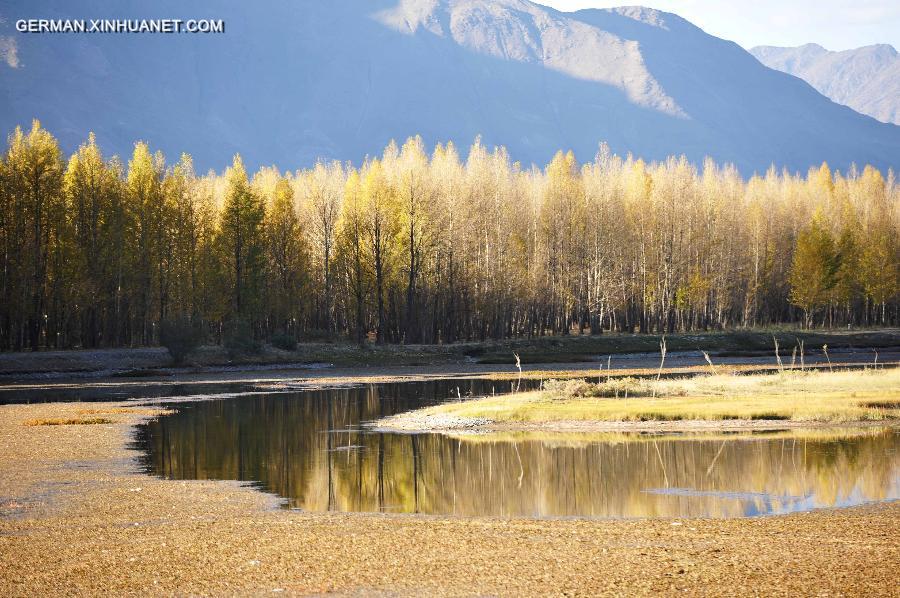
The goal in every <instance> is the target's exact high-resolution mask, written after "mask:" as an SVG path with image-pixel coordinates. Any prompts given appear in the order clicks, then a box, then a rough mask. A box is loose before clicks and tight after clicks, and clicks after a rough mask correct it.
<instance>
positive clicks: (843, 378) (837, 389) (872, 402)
mask: <svg viewBox="0 0 900 598" xmlns="http://www.w3.org/2000/svg"><path fill="white" fill-rule="evenodd" d="M623 382H625V381H622V380H620V381H618V382H616V383H615V385H616V388H615V389H612V388H609V389H606V388H602V387H603V384H600V385H596V386H598V387H599V388H596V389H594V390H590V389H584V388H581V387H579V386H578V385H572V384H569V385H559V384H556V385H550V386H549V390H548V389H545V390H539V391H532V392H525V393H518V394H513V395H504V396H498V397H489V398H483V399H476V400H472V401H465V402H460V403H457V402H452V403H445V404H443V405H439V406H436V407H431V408H428V409H426V410H425V413H426V414H429V415H437V414H441V415H450V416H455V417H463V418H466V417H471V418H487V419H491V420H493V421H495V422H544V421H547V422H552V421H607V422H609V421H683V420H712V421H719V420H761V419H764V420H793V421H810V422H847V421H864V420H865V421H881V420H888V419H898V418H900V369H896V368H894V369H888V370H877V371H876V370H853V371H836V372H823V371H813V372H782V373H777V374H755V375H746V376H740V375H705V376H694V377H689V378H688V377H686V378H681V379H667V380H665V379H664V380H659V381H656V380H652V379H650V380H647V379H630V380H628V381H627V384H626V385H625V386H623ZM567 389H574V392H568V390H567ZM609 390H611V391H612V392H607V391H609ZM626 390H627V391H628V394H626V393H625V391H626ZM610 395H612V396H610Z"/></svg>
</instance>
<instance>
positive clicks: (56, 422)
mask: <svg viewBox="0 0 900 598" xmlns="http://www.w3.org/2000/svg"><path fill="white" fill-rule="evenodd" d="M112 423H115V422H114V421H113V420H111V419H109V418H108V417H88V418H81V417H45V418H37V419H29V420H28V421H26V422H25V425H26V426H87V425H92V424H112Z"/></svg>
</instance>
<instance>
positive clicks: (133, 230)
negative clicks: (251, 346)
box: [0, 122, 900, 350]
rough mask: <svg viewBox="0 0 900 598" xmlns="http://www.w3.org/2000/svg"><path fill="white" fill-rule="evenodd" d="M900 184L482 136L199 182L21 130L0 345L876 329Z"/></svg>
mask: <svg viewBox="0 0 900 598" xmlns="http://www.w3.org/2000/svg"><path fill="white" fill-rule="evenodd" d="M898 207H900V187H898V185H897V182H896V181H895V179H894V175H893V174H892V173H888V174H887V177H885V176H884V175H882V173H880V172H878V171H877V170H875V169H873V168H871V167H866V168H865V169H863V170H862V171H858V170H857V169H855V168H852V169H851V170H850V172H849V173H847V174H844V175H842V174H840V173H832V172H831V171H830V170H829V168H828V166H827V165H822V166H821V167H820V168H814V169H811V170H810V171H809V173H808V174H807V175H806V176H799V175H793V174H790V173H787V172H777V171H775V170H774V169H772V170H770V171H769V172H768V173H766V175H765V176H754V177H752V178H750V179H749V180H745V179H743V178H742V177H741V176H740V174H739V173H738V172H737V171H736V170H735V169H734V168H732V167H729V166H719V165H717V164H714V163H713V162H712V161H709V160H708V161H707V162H706V163H705V164H703V166H702V168H701V169H699V170H698V169H697V168H696V167H695V166H694V165H692V164H691V163H689V162H688V161H687V160H685V159H684V158H670V159H668V160H666V161H664V162H661V163H653V164H648V163H645V162H643V161H642V160H638V159H633V158H631V157H628V158H620V157H618V156H615V155H611V154H610V152H609V151H608V149H607V148H606V147H605V146H603V145H601V147H600V151H599V152H598V154H597V156H596V158H595V159H594V161H593V162H591V163H588V164H585V165H579V164H578V163H576V161H575V158H574V156H573V155H572V154H571V153H568V154H564V153H559V154H557V155H556V157H554V159H553V160H552V162H551V163H550V164H549V165H547V166H546V168H544V169H543V170H541V169H539V168H536V167H532V168H528V169H526V168H522V167H521V166H520V165H519V164H517V163H512V162H511V160H510V158H509V156H508V155H507V153H506V151H505V150H504V149H503V148H497V149H493V150H488V149H487V148H485V147H484V146H483V145H482V144H481V143H480V141H478V140H476V142H475V143H474V145H473V146H472V147H471V148H470V150H469V152H468V157H467V158H466V159H465V160H462V159H461V157H460V156H459V154H458V153H457V150H456V149H455V148H454V147H453V145H452V144H447V145H438V146H437V147H435V148H434V150H433V152H432V153H431V154H430V155H429V154H428V153H427V150H426V148H425V147H424V146H423V143H422V141H421V139H419V138H412V139H409V140H408V141H407V142H406V143H405V144H404V145H403V146H402V147H401V148H398V147H397V146H396V145H394V144H393V143H392V144H390V145H389V146H388V147H387V148H386V149H385V151H384V154H383V156H381V157H379V158H370V159H367V160H366V161H365V162H364V163H363V164H362V166H360V167H359V168H355V167H353V166H352V165H350V164H341V163H338V162H333V163H319V164H316V165H315V166H314V167H312V168H310V169H307V170H298V171H296V172H293V173H284V174H283V173H281V172H279V171H278V170H277V169H275V168H262V169H260V170H259V171H258V172H256V173H255V174H253V175H252V176H249V175H248V173H247V172H246V170H245V168H244V166H243V164H242V162H241V159H240V157H237V156H236V157H235V158H234V161H233V163H232V165H231V166H230V167H229V168H227V169H226V170H225V172H224V173H223V174H216V173H214V172H210V173H208V174H206V175H202V176H199V175H197V174H196V173H195V172H194V169H193V166H192V163H191V158H190V156H187V155H182V156H181V158H180V160H178V161H177V162H175V163H166V161H165V159H164V156H163V155H162V154H161V153H160V152H156V153H154V152H152V151H151V149H150V148H149V147H148V146H147V145H146V144H145V143H140V142H139V143H137V144H136V145H135V147H134V152H133V154H132V155H131V157H130V158H129V159H128V160H127V163H125V162H123V161H121V160H120V159H118V158H116V157H112V158H106V157H105V156H104V155H103V154H102V152H101V150H100V148H99V147H98V146H97V144H96V142H95V139H94V137H93V135H92V136H90V137H89V139H88V140H87V141H86V142H85V143H84V144H83V145H82V146H81V147H79V148H78V150H77V151H76V152H75V153H74V154H73V155H72V156H70V157H69V159H68V161H66V160H65V158H64V156H63V155H62V153H61V150H60V148H59V145H58V143H57V141H56V139H55V138H54V137H53V136H52V135H51V134H50V133H49V132H48V131H46V130H45V129H43V128H41V126H40V124H39V123H37V122H35V123H33V126H32V128H31V130H30V132H23V131H22V130H19V129H17V130H16V131H15V132H14V133H13V134H12V135H11V136H10V137H9V141H8V147H7V150H6V153H5V155H3V157H2V160H0V252H2V254H0V259H2V264H0V268H2V280H0V304H2V305H0V349H3V350H11V349H12V350H18V349H23V348H39V347H58V348H64V347H79V346H80V347H98V346H126V345H149V344H154V343H157V342H158V341H159V330H160V326H161V324H162V323H165V322H166V321H172V320H173V319H175V318H181V319H190V320H192V321H193V322H195V323H197V324H198V325H200V326H202V329H203V330H204V331H205V334H206V336H207V339H208V340H209V341H210V342H220V341H221V340H222V338H223V334H226V333H227V330H228V329H229V327H230V326H235V325H236V324H237V323H239V322H240V323H241V325H242V326H244V327H245V328H246V329H249V330H250V331H251V334H253V335H254V336H255V337H257V338H260V339H262V338H268V337H271V336H272V335H273V334H281V335H290V336H293V337H295V338H297V339H301V340H303V339H313V338H317V339H318V338H351V339H354V340H356V341H359V342H364V341H366V339H373V340H375V341H377V342H391V343H396V342H407V343H420V342H426V343H433V342H453V341H457V340H467V339H475V340H480V339H486V338H504V337H517V336H534V335H546V334H568V333H570V332H591V333H600V332H602V331H603V330H618V331H639V332H666V331H679V330H693V329H707V328H727V327H736V326H742V327H753V326H765V325H772V324H785V323H789V324H804V325H807V326H810V325H814V326H820V325H824V326H846V325H851V324H852V325H891V324H896V323H897V321H898V301H897V299H898V276H900V274H898V252H900V243H898V225H900V211H898Z"/></svg>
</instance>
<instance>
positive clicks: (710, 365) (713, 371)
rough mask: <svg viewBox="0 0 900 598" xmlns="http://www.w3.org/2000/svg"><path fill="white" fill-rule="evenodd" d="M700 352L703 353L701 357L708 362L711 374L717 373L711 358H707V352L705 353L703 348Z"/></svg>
mask: <svg viewBox="0 0 900 598" xmlns="http://www.w3.org/2000/svg"><path fill="white" fill-rule="evenodd" d="M700 352H701V353H703V357H704V358H705V359H706V363H708V364H709V369H711V370H712V373H713V376H715V375H717V374H718V373H719V372H718V370H716V366H715V365H713V362H712V359H710V358H709V353H707V352H706V351H704V350H703V349H701V350H700Z"/></svg>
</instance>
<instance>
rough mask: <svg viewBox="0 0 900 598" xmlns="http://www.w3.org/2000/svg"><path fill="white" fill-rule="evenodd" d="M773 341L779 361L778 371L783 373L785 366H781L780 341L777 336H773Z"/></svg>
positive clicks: (776, 357)
mask: <svg viewBox="0 0 900 598" xmlns="http://www.w3.org/2000/svg"><path fill="white" fill-rule="evenodd" d="M772 340H773V341H775V359H776V361H778V371H779V372H783V371H784V366H783V365H782V364H781V355H779V354H778V339H777V338H775V335H774V334H773V335H772Z"/></svg>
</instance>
